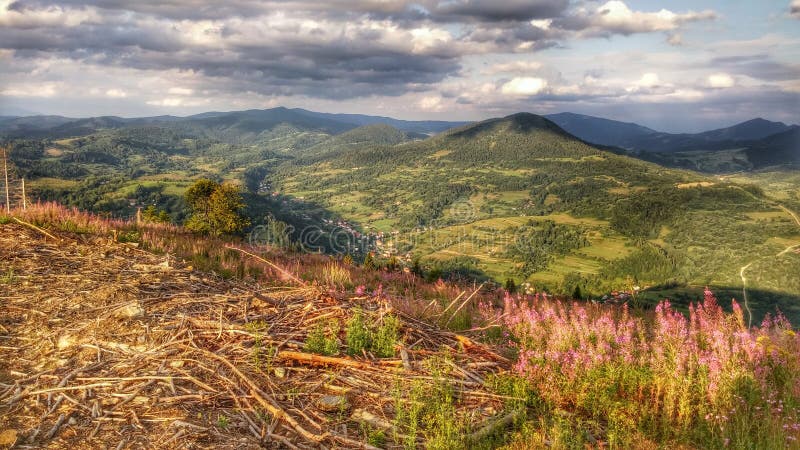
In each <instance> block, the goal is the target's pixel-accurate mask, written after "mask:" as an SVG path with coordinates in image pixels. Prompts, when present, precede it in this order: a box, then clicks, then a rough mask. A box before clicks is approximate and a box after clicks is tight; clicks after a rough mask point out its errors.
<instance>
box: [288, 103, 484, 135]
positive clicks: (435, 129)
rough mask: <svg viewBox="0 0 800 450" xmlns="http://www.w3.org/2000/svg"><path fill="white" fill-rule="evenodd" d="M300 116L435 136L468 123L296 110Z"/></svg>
mask: <svg viewBox="0 0 800 450" xmlns="http://www.w3.org/2000/svg"><path fill="white" fill-rule="evenodd" d="M293 111H297V112H299V113H301V114H307V115H309V116H312V117H322V118H327V119H333V120H337V121H339V122H345V123H352V124H357V125H375V124H386V125H391V126H392V127H394V128H397V129H399V130H403V131H409V132H415V133H422V134H428V135H430V134H436V133H440V132H442V131H445V130H448V129H450V128H455V127H459V126H461V125H466V124H467V123H469V122H448V121H443V120H399V119H393V118H391V117H383V116H366V115H363V114H330V113H319V112H314V111H308V110H305V109H299V108H296V109H294V110H293Z"/></svg>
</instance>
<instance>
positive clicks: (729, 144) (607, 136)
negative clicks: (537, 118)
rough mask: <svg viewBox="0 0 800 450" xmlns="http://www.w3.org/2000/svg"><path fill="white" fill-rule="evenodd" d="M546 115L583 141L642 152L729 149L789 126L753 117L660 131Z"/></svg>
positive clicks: (567, 115) (589, 118)
mask: <svg viewBox="0 0 800 450" xmlns="http://www.w3.org/2000/svg"><path fill="white" fill-rule="evenodd" d="M547 117H548V118H549V119H550V120H552V121H554V122H555V123H557V124H558V125H559V126H561V127H562V128H564V129H565V130H567V131H569V132H570V133H572V134H573V135H575V136H577V137H579V138H581V139H583V140H585V141H588V142H591V143H594V144H599V145H609V146H615V147H621V148H624V149H627V150H638V151H643V152H682V151H683V152H685V151H698V150H716V149H719V150H722V149H729V148H735V146H736V145H737V143H744V142H749V141H758V140H761V139H764V138H766V137H768V136H771V135H774V134H777V133H781V132H785V131H788V130H789V129H790V128H791V127H790V126H789V125H786V124H785V123H782V122H771V121H769V120H765V119H762V118H757V119H752V120H748V121H746V122H742V123H739V124H736V125H733V126H731V127H727V128H720V129H716V130H710V131H704V132H702V133H677V134H676V133H662V132H659V131H655V130H652V129H650V128H647V127H643V126H641V125H637V124H635V123H626V122H619V121H616V120H609V119H603V118H599V117H592V116H586V115H581V114H572V113H560V114H553V115H549V116H547Z"/></svg>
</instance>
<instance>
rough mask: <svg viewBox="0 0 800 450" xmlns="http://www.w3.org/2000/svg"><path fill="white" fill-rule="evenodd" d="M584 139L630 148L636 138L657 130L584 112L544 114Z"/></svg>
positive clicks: (649, 134)
mask: <svg viewBox="0 0 800 450" xmlns="http://www.w3.org/2000/svg"><path fill="white" fill-rule="evenodd" d="M545 117H547V118H548V119H550V120H552V121H553V122H555V123H557V124H558V126H560V127H561V128H563V129H565V130H567V131H568V132H569V133H571V134H572V135H574V136H577V137H579V138H581V139H583V140H584V141H587V142H591V143H594V144H599V145H609V146H614V147H621V148H632V147H633V146H634V145H635V143H636V141H637V140H638V139H641V138H643V137H645V136H651V135H653V134H657V133H658V132H657V131H655V130H652V129H650V128H647V127H644V126H642V125H637V124H635V123H628V122H620V121H617V120H610V119H603V118H600V117H593V116H587V115H584V114H574V113H568V112H565V113H558V114H550V115H547V116H545Z"/></svg>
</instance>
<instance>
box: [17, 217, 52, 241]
mask: <svg viewBox="0 0 800 450" xmlns="http://www.w3.org/2000/svg"><path fill="white" fill-rule="evenodd" d="M12 219H14V220H15V221H16V222H17V223H19V224H21V225H25V226H26V227H30V228H32V229H34V230H36V231H38V232H39V233H42V234H43V235H45V236H47V237H49V238H50V239H52V240H54V241H56V242H59V241H61V239H59V238H57V237H55V236H53V235H52V234H50V233H48V232H47V231H45V230H43V229H41V228H39V227H37V226H36V225H34V224H32V223H28V222H25V221H24V220H21V219H18V218H16V217H12Z"/></svg>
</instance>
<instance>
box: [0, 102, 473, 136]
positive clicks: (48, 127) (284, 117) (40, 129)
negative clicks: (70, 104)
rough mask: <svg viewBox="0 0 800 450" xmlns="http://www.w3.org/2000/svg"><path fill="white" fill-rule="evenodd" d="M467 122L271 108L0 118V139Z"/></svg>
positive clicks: (432, 127)
mask: <svg viewBox="0 0 800 450" xmlns="http://www.w3.org/2000/svg"><path fill="white" fill-rule="evenodd" d="M466 123H468V122H447V121H435V120H433V121H431V120H421V121H411V120H400V119H393V118H391V117H382V116H368V115H362V114H330V113H319V112H314V111H308V110H305V109H300V108H294V109H289V108H285V107H277V108H271V109H251V110H245V111H229V112H218V111H210V112H205V113H200V114H195V115H191V116H186V117H176V116H154V117H137V118H124V117H116V116H99V117H88V118H71V117H63V116H27V117H12V116H8V117H2V118H0V136H5V137H9V138H14V137H37V138H41V137H54V138H61V137H68V136H81V135H86V134H91V133H94V132H96V131H99V130H103V129H116V128H125V127H139V126H170V127H172V126H178V127H180V126H184V127H194V128H199V127H204V128H207V129H209V130H212V131H215V132H221V133H223V134H228V135H230V134H234V133H238V134H240V135H244V136H250V137H253V138H255V137H257V136H258V135H259V134H261V133H264V132H265V131H269V130H271V129H273V128H275V127H277V126H278V125H282V124H285V125H288V126H290V127H293V128H294V129H297V130H306V131H307V130H314V131H322V132H325V133H329V134H338V133H342V132H345V131H348V130H351V129H354V128H358V127H361V126H364V125H376V124H386V125H390V126H392V127H394V128H397V129H398V130H401V131H405V132H410V133H420V134H424V135H432V134H436V133H440V132H442V131H444V130H447V129H449V128H453V127H457V126H461V125H464V124H466Z"/></svg>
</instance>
